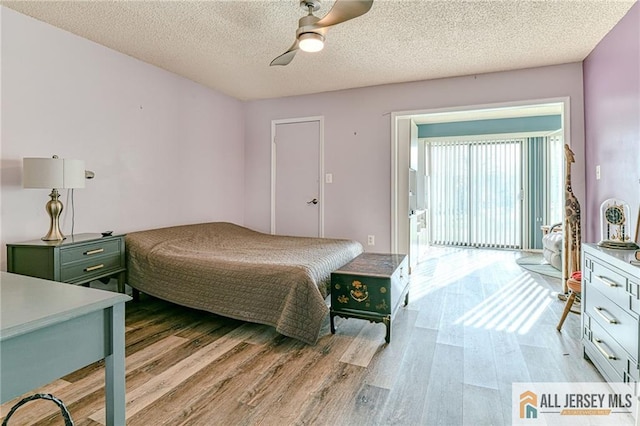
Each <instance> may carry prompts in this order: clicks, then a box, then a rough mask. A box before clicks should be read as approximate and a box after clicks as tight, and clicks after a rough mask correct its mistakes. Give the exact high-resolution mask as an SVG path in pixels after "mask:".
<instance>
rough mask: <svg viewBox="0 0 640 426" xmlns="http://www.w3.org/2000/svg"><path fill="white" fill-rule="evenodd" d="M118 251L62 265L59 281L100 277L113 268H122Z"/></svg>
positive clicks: (75, 280)
mask: <svg viewBox="0 0 640 426" xmlns="http://www.w3.org/2000/svg"><path fill="white" fill-rule="evenodd" d="M123 267H124V265H122V262H121V256H120V254H119V253H116V254H115V255H114V254H112V255H111V256H100V257H96V258H92V259H85V260H83V261H81V262H75V263H71V264H68V265H65V266H63V267H62V269H61V271H60V281H62V282H66V283H73V282H80V281H87V280H89V279H90V278H93V277H100V276H103V275H105V274H110V273H112V272H113V271H114V270H118V269H122V268H123Z"/></svg>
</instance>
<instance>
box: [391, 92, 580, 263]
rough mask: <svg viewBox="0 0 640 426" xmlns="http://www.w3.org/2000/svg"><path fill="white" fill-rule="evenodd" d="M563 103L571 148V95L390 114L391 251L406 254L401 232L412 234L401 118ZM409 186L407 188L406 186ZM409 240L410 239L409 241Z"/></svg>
mask: <svg viewBox="0 0 640 426" xmlns="http://www.w3.org/2000/svg"><path fill="white" fill-rule="evenodd" d="M553 103H558V104H562V113H561V120H562V131H563V137H564V139H563V140H564V143H566V144H568V145H569V146H570V147H571V146H572V141H571V132H570V129H571V123H570V117H571V111H570V98H569V97H568V96H564V97H557V98H544V99H531V100H522V101H514V102H498V103H492V104H480V105H464V106H457V107H448V108H431V109H424V110H412V111H393V112H391V252H392V253H403V252H407V250H408V247H400V246H401V245H403V244H401V243H400V242H401V238H400V233H401V232H406V233H408V232H409V206H408V202H407V201H406V200H407V196H405V195H403V194H405V193H407V192H408V179H407V178H404V177H403V176H402V175H401V174H400V171H401V170H407V169H408V167H409V158H408V152H409V147H408V146H404V144H400V143H399V141H398V139H399V135H398V131H399V129H398V127H399V126H398V121H399V120H401V119H411V118H412V117H414V116H418V115H429V114H438V113H446V112H456V111H472V110H483V109H494V108H517V107H526V106H534V105H541V104H553ZM405 186H406V187H405ZM406 240H407V241H408V239H406Z"/></svg>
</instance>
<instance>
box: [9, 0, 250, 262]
mask: <svg viewBox="0 0 640 426" xmlns="http://www.w3.org/2000/svg"><path fill="white" fill-rule="evenodd" d="M0 10H1V12H0V13H1V15H0V24H1V34H2V52H1V60H2V75H1V90H2V93H1V101H2V105H1V106H2V112H1V114H2V116H1V117H2V120H1V124H2V126H1V129H0V137H1V161H2V163H1V166H2V170H1V171H2V174H1V176H2V183H1V185H2V194H1V201H2V204H1V209H2V222H1V235H0V244H1V247H2V253H1V256H0V258H1V259H2V267H3V269H4V268H6V261H5V259H6V254H5V249H6V248H5V244H6V243H7V242H15V241H23V240H27V239H35V238H39V237H41V236H42V235H44V234H45V233H46V231H47V227H48V216H47V214H46V213H45V211H44V205H45V203H46V202H47V199H48V197H47V194H48V192H49V191H47V190H35V189H28V190H27V189H23V188H22V183H21V173H22V158H23V157H30V156H33V157H47V156H50V155H53V154H57V155H59V156H60V157H62V158H65V157H66V158H78V159H83V160H85V162H86V166H87V168H88V169H90V170H93V171H95V173H96V177H95V179H93V180H91V181H87V185H86V188H84V189H79V190H76V191H75V207H76V208H75V212H76V215H75V231H76V232H99V231H103V230H107V229H109V230H114V231H116V232H127V231H132V230H138V229H146V228H151V227H157V226H166V225H173V224H183V223H193V222H200V221H211V220H228V221H233V222H237V223H242V221H243V210H244V208H243V190H244V184H243V179H244V133H243V132H244V128H243V126H244V122H243V120H244V118H243V117H244V112H243V104H242V102H240V101H238V100H236V99H233V98H230V97H227V96H225V95H222V94H220V93H218V92H216V91H213V90H210V89H206V88H204V87H203V86H201V85H198V84H196V83H193V82H191V81H189V80H187V79H184V78H182V77H178V76H176V75H174V74H171V73H168V72H166V71H163V70H161V69H159V68H156V67H153V66H150V65H148V64H145V63H143V62H141V61H138V60H136V59H133V58H131V57H129V56H126V55H123V54H121V53H117V52H115V51H112V50H109V49H107V48H105V47H103V46H100V45H97V44H95V43H93V42H90V41H88V40H86V39H83V38H80V37H77V36H75V35H73V34H70V33H68V32H65V31H62V30H60V29H57V28H55V27H52V26H50V25H47V24H44V23H42V22H40V21H37V20H34V19H31V18H29V17H27V16H25V15H22V14H19V13H16V12H14V11H13V10H10V9H6V8H3V7H2V8H0ZM61 199H62V201H63V203H65V200H66V197H65V196H64V193H63V196H62V198H61ZM69 207H70V203H65V211H66V212H67V213H70V208H69ZM63 214H64V213H63ZM70 230H71V217H70V214H67V215H66V217H65V221H64V227H63V232H67V233H68V232H70Z"/></svg>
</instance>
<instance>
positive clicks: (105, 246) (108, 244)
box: [60, 238, 122, 268]
mask: <svg viewBox="0 0 640 426" xmlns="http://www.w3.org/2000/svg"><path fill="white" fill-rule="evenodd" d="M121 241H122V240H121V239H120V238H118V239H108V240H101V241H98V242H93V243H89V244H82V245H76V246H72V247H69V248H65V249H63V250H60V263H61V265H62V267H63V268H64V267H65V265H69V264H71V263H74V262H84V261H88V262H93V260H94V259H95V258H98V257H103V256H107V257H109V256H113V255H120V252H121V250H122V247H121Z"/></svg>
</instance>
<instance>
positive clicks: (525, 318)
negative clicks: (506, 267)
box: [454, 273, 553, 334]
mask: <svg viewBox="0 0 640 426" xmlns="http://www.w3.org/2000/svg"><path fill="white" fill-rule="evenodd" d="M552 300H553V298H552V297H551V290H549V289H548V288H546V287H544V286H542V285H540V284H538V283H536V282H535V280H533V279H532V278H531V276H530V275H529V274H525V273H523V274H521V275H519V276H517V277H516V278H514V279H513V280H511V281H510V282H509V283H507V285H505V286H504V287H503V288H502V289H501V290H499V291H496V292H495V293H493V294H492V295H491V296H489V297H487V298H486V299H485V300H484V301H482V303H480V304H479V305H477V306H475V307H474V308H472V309H470V310H469V311H467V312H466V313H465V314H464V315H463V316H461V317H460V318H458V319H457V320H456V321H455V322H454V324H462V325H464V326H468V327H474V328H484V329H487V330H496V331H505V332H508V333H518V334H527V333H528V332H529V330H531V328H532V327H533V325H534V324H535V323H536V321H537V320H538V318H540V316H541V315H542V313H543V312H544V310H545V309H546V308H547V306H549V304H550V303H551V301H552Z"/></svg>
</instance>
